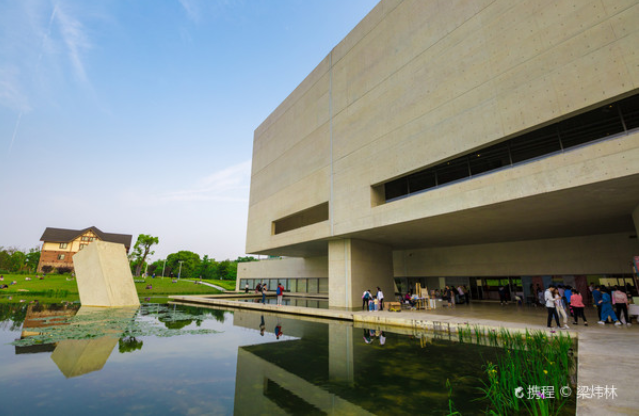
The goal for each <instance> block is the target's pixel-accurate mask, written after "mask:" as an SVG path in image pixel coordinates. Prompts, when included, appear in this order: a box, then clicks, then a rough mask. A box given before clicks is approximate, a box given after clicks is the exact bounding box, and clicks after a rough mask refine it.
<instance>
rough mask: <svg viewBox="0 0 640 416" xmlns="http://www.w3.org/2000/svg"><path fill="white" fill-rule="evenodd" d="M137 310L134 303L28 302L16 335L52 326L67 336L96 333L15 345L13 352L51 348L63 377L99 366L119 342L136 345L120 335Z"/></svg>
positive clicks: (37, 332)
mask: <svg viewBox="0 0 640 416" xmlns="http://www.w3.org/2000/svg"><path fill="white" fill-rule="evenodd" d="M137 312H138V308H137V307H134V308H131V307H129V308H109V309H105V308H97V307H90V306H79V305H40V304H33V305H29V307H28V309H27V314H26V317H25V320H24V323H23V327H22V333H21V336H20V339H26V338H29V337H35V336H39V335H43V334H47V333H49V331H52V330H54V329H57V330H61V329H62V330H63V331H67V332H68V333H69V334H68V335H67V338H73V337H74V336H81V335H82V334H83V333H87V332H88V333H91V334H99V336H97V337H94V338H88V339H62V340H58V341H56V342H51V343H36V344H33V345H27V346H16V347H15V348H16V354H24V353H37V352H52V354H51V359H52V360H53V362H54V363H55V364H56V365H57V366H58V369H59V370H60V372H61V373H62V374H63V375H64V376H65V377H67V378H71V377H77V376H81V375H83V374H87V373H90V372H93V371H98V370H101V369H102V367H104V365H105V363H106V362H107V360H108V359H109V356H110V355H111V353H112V352H113V349H114V348H115V346H116V345H118V344H119V343H120V344H123V346H124V348H125V349H126V348H139V344H136V341H135V340H131V339H128V338H124V340H123V339H121V337H122V336H123V335H125V331H126V330H127V327H128V325H129V324H130V323H131V322H132V321H133V319H134V318H135V316H136V314H137ZM71 318H74V319H72V320H71ZM56 327H57V328H56ZM59 327H65V328H64V329H63V328H59ZM59 332H60V331H59ZM74 334H76V335H74ZM54 339H55V337H54ZM132 345H133V346H132ZM121 349H122V348H121Z"/></svg>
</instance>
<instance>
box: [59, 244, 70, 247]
mask: <svg viewBox="0 0 640 416" xmlns="http://www.w3.org/2000/svg"><path fill="white" fill-rule="evenodd" d="M68 245H69V243H60V248H67V246H68Z"/></svg>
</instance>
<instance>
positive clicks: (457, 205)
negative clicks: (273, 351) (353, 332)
mask: <svg viewBox="0 0 640 416" xmlns="http://www.w3.org/2000/svg"><path fill="white" fill-rule="evenodd" d="M253 149H254V150H253V165H252V178H251V195H250V203H249V218H248V230H247V247H246V251H247V253H254V254H263V255H270V256H285V257H286V258H283V259H271V260H268V261H261V262H254V263H240V264H239V269H238V274H239V279H238V285H239V287H244V285H245V283H249V284H250V285H251V286H254V284H255V283H257V282H259V281H267V282H268V283H269V284H270V285H271V286H275V282H277V281H282V282H283V283H285V286H286V287H287V289H288V290H291V291H296V292H313V293H327V294H328V296H329V303H330V305H332V306H347V307H354V306H358V305H359V304H360V296H361V294H362V291H363V290H364V289H367V288H368V289H373V290H375V289H376V286H379V287H381V288H382V290H383V291H384V293H385V294H387V299H388V298H389V297H392V296H393V293H394V291H395V290H396V287H395V286H394V279H395V283H396V285H399V286H401V287H398V290H402V291H404V290H406V289H407V288H408V287H409V285H411V284H412V283H414V282H416V281H420V282H422V283H423V284H426V285H427V286H428V287H429V288H434V287H441V286H443V285H444V284H466V285H468V286H469V287H470V289H471V293H472V295H473V297H477V298H483V299H486V298H492V297H493V296H494V295H495V293H494V292H493V290H494V289H495V286H496V285H501V284H505V283H510V287H511V289H512V290H515V291H522V292H524V293H523V296H525V297H527V296H530V295H532V293H530V288H532V287H533V285H534V284H536V285H537V284H540V285H543V286H546V285H547V284H548V283H549V282H551V281H560V282H564V283H567V284H572V285H573V286H578V287H579V288H581V289H582V290H585V291H586V285H587V283H588V282H590V281H603V280H602V279H613V280H612V281H614V282H623V283H625V282H631V281H632V279H631V276H632V268H631V262H632V259H633V256H636V255H638V240H637V229H638V225H637V224H638V1H637V0H631V1H625V0H620V1H615V2H607V1H605V2H602V1H599V0H557V1H523V2H513V1H510V0H479V1H450V0H441V1H439V0H430V1H424V0H383V1H381V2H380V3H379V4H378V5H377V6H376V7H375V8H374V9H373V10H372V11H371V12H370V13H369V14H368V15H367V16H366V17H365V18H364V19H363V20H362V21H361V22H360V23H359V24H358V25H357V26H356V27H355V28H354V29H353V31H352V32H351V33H349V35H347V36H346V37H345V38H344V39H343V40H342V41H341V42H340V43H339V44H338V45H337V46H336V47H335V48H334V49H333V50H332V51H331V52H330V53H329V54H328V55H327V57H326V58H325V59H323V60H322V62H320V63H319V64H318V66H317V67H316V68H315V69H314V70H313V71H312V72H311V74H309V75H308V76H307V78H306V79H304V80H303V81H302V83H301V84H300V85H299V86H298V87H297V88H296V89H295V90H294V91H293V92H292V93H291V95H289V97H287V98H286V99H285V100H284V102H282V104H280V106H278V108H276V109H275V110H274V112H273V113H272V114H271V115H270V116H269V117H268V118H267V119H266V120H265V121H264V122H263V123H262V124H261V125H260V126H259V127H258V128H257V129H256V131H255V135H254V148H253ZM604 281H606V280H604Z"/></svg>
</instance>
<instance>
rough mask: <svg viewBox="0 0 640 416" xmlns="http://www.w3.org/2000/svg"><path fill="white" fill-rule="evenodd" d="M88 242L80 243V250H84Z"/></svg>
mask: <svg viewBox="0 0 640 416" xmlns="http://www.w3.org/2000/svg"><path fill="white" fill-rule="evenodd" d="M87 245H88V244H80V250H84V248H85V247H86V246H87Z"/></svg>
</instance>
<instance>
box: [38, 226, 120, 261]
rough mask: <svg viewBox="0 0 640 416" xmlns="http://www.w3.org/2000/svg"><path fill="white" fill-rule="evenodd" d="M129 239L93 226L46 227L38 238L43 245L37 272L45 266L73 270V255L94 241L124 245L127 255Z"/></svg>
mask: <svg viewBox="0 0 640 416" xmlns="http://www.w3.org/2000/svg"><path fill="white" fill-rule="evenodd" d="M131 239H132V236H131V235H130V234H112V233H105V232H103V231H100V230H99V229H98V228H96V227H93V226H92V227H89V228H85V229H83V230H67V229H64V228H51V227H47V228H46V229H45V230H44V233H43V234H42V237H40V241H42V242H43V243H42V254H41V255H40V263H38V272H42V268H43V267H45V266H51V267H53V268H55V269H59V268H61V267H68V268H70V269H72V270H73V255H74V254H76V253H77V252H78V251H80V250H82V249H83V248H85V247H86V246H87V245H88V244H89V243H91V242H92V241H96V240H98V241H107V242H110V243H121V244H124V247H125V249H126V250H127V253H128V252H129V249H130V248H131Z"/></svg>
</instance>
